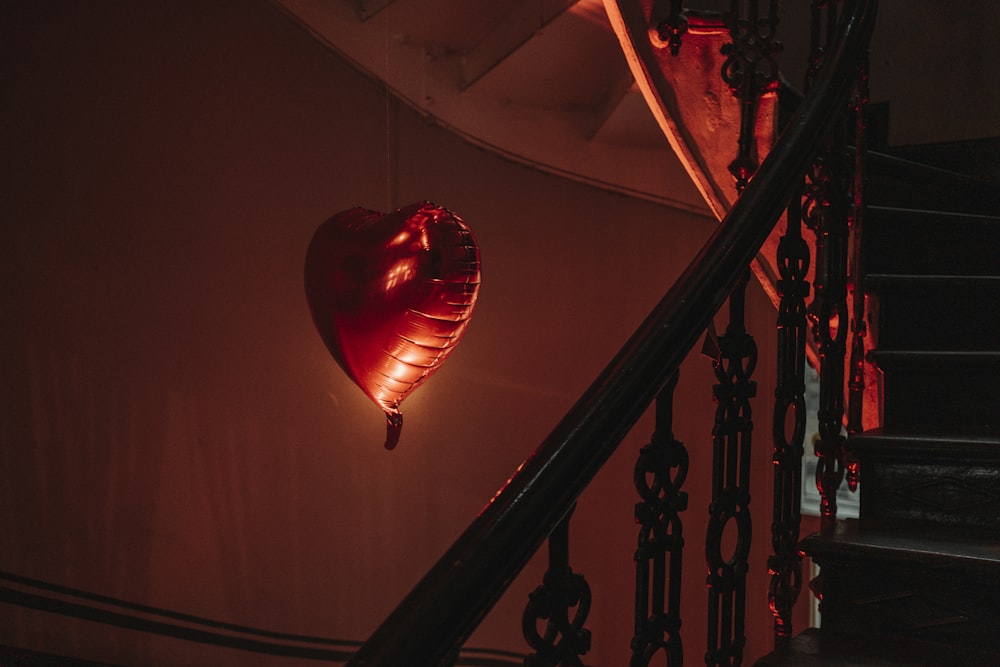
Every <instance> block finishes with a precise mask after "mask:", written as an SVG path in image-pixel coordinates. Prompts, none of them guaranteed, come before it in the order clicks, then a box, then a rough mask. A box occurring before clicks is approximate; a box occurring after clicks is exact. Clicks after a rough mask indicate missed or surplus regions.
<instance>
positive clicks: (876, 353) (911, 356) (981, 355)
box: [869, 349, 1000, 371]
mask: <svg viewBox="0 0 1000 667" xmlns="http://www.w3.org/2000/svg"><path fill="white" fill-rule="evenodd" d="M869 354H870V355H871V358H872V360H873V361H875V362H876V363H877V364H878V366H879V368H882V369H883V370H885V369H886V368H912V367H915V366H928V367H943V368H951V369H956V370H957V369H959V368H960V369H961V370H962V371H967V370H976V368H975V367H974V366H975V365H976V364H981V365H983V366H985V367H986V368H982V370H990V371H993V370H995V369H994V368H993V367H994V366H997V365H1000V350H881V349H879V350H873V351H872V352H870V353H869ZM970 367H972V368H970Z"/></svg>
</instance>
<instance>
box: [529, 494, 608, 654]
mask: <svg viewBox="0 0 1000 667" xmlns="http://www.w3.org/2000/svg"><path fill="white" fill-rule="evenodd" d="M570 514H572V512H571V513H570ZM569 521H570V515H569V514H568V515H567V516H566V518H565V519H563V521H562V522H561V523H560V524H559V526H558V527H557V528H556V529H555V530H554V531H553V532H552V534H551V535H550V536H549V569H548V570H547V571H546V572H545V576H544V578H543V580H542V585H541V586H539V587H538V588H536V589H535V590H534V592H532V593H531V594H530V595H529V596H528V604H527V606H526V607H525V609H524V614H523V616H522V617H521V629H522V631H523V632H524V638H525V641H527V642H528V645H529V646H530V647H531V648H533V649H534V650H535V653H534V654H532V655H530V656H528V657H526V658H525V659H524V665H525V667H556V666H557V665H559V666H561V667H582V665H583V662H582V661H581V660H580V656H582V655H584V654H586V653H587V651H589V650H590V630H587V629H586V628H584V627H583V624H584V623H586V621H587V615H588V614H589V613H590V601H591V597H590V585H589V584H587V580H586V579H585V578H584V577H583V575H582V574H578V573H576V572H573V570H572V568H570V566H569ZM540 624H544V626H545V629H544V630H543V631H541V632H540V631H539V625H540Z"/></svg>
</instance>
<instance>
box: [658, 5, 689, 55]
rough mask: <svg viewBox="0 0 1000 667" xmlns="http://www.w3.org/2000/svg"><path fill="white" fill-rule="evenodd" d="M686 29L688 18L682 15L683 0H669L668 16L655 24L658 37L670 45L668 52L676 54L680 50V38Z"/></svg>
mask: <svg viewBox="0 0 1000 667" xmlns="http://www.w3.org/2000/svg"><path fill="white" fill-rule="evenodd" d="M687 30H688V20H687V17H685V16H684V0H670V16H668V17H667V18H666V19H664V20H663V21H661V22H660V24H659V25H658V26H656V31H657V33H659V36H660V39H662V40H663V41H664V42H666V43H667V45H668V46H669V47H670V54H671V55H673V56H676V55H677V54H678V53H680V51H681V38H682V37H683V36H684V34H685V33H686V32H687Z"/></svg>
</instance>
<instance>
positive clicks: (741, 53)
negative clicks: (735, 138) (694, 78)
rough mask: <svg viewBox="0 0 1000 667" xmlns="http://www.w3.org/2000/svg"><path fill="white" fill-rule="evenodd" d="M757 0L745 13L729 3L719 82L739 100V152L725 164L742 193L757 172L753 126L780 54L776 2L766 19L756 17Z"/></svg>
mask: <svg viewBox="0 0 1000 667" xmlns="http://www.w3.org/2000/svg"><path fill="white" fill-rule="evenodd" d="M758 5H759V1H758V0H750V2H749V3H747V14H746V15H745V16H744V15H743V12H742V11H741V9H742V6H743V3H742V2H741V1H740V0H732V4H731V10H730V15H729V34H730V37H731V38H732V40H733V41H732V42H730V43H729V44H726V45H725V46H723V47H722V53H723V55H725V56H726V62H725V63H723V65H722V80H723V81H725V82H726V85H728V86H729V88H730V90H732V92H733V94H734V95H735V96H736V97H738V98H739V99H740V104H741V106H740V136H739V144H738V145H739V151H738V153H737V156H736V159H735V160H733V162H732V163H731V164H730V165H729V172H730V173H731V174H732V175H733V178H735V179H736V191H737V192H743V189H744V188H745V187H746V184H747V182H749V180H750V176H751V175H753V173H754V172H755V171H756V170H757V165H758V156H757V151H756V147H757V142H756V132H755V130H756V123H757V107H758V104H759V100H760V95H761V93H763V92H764V91H765V90H767V88H768V87H769V86H771V85H773V84H774V83H775V82H776V81H777V79H778V63H777V61H775V59H774V56H775V54H777V53H779V52H781V48H782V47H781V43H780V42H778V41H777V40H775V39H774V35H775V30H776V28H777V25H778V1H777V0H769V8H768V13H767V16H763V17H762V16H760V11H759V8H758Z"/></svg>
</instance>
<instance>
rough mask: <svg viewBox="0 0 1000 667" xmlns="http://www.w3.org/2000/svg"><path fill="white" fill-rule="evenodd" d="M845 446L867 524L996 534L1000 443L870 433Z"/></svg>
mask: <svg viewBox="0 0 1000 667" xmlns="http://www.w3.org/2000/svg"><path fill="white" fill-rule="evenodd" d="M847 446H848V448H849V449H850V451H851V452H852V453H853V454H854V455H855V456H856V457H858V460H859V461H860V462H861V471H862V479H863V483H862V484H861V515H862V516H863V517H865V519H866V520H867V519H873V520H876V521H888V520H904V521H906V520H922V521H926V522H929V523H934V524H948V525H961V526H966V527H978V528H989V527H991V528H993V529H994V530H998V531H1000V438H974V437H965V438H955V437H944V436H933V435H925V434H924V435H904V434H887V433H885V432H884V431H882V430H875V431H869V432H866V433H861V434H857V435H853V436H851V437H850V438H849V439H848V443H847ZM998 534H1000V533H998Z"/></svg>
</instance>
